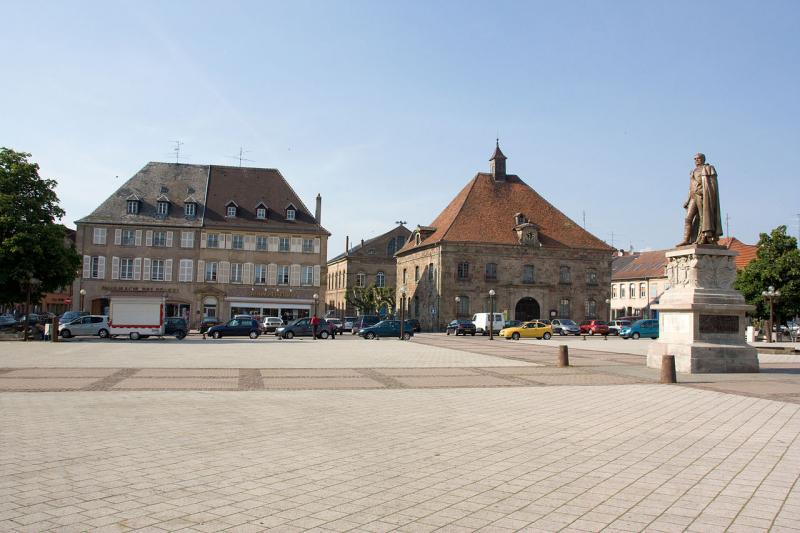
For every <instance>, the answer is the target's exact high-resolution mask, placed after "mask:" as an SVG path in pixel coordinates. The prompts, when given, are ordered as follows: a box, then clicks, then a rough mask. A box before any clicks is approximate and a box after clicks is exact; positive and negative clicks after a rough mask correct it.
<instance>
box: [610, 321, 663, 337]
mask: <svg viewBox="0 0 800 533" xmlns="http://www.w3.org/2000/svg"><path fill="white" fill-rule="evenodd" d="M619 336H620V337H622V338H623V339H638V338H639V337H650V338H651V339H657V338H658V320H655V319H646V320H637V321H636V322H634V323H633V324H631V325H630V326H626V327H624V328H622V329H621V330H620V331H619Z"/></svg>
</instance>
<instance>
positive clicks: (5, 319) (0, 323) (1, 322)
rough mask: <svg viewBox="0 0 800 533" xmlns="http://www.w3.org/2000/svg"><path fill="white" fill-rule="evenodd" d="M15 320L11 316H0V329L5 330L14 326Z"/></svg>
mask: <svg viewBox="0 0 800 533" xmlns="http://www.w3.org/2000/svg"><path fill="white" fill-rule="evenodd" d="M16 325H17V319H16V318H14V317H13V316H11V315H0V328H6V327H9V326H16Z"/></svg>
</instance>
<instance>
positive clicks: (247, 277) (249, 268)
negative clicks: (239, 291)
mask: <svg viewBox="0 0 800 533" xmlns="http://www.w3.org/2000/svg"><path fill="white" fill-rule="evenodd" d="M242 283H245V284H247V285H252V284H253V263H245V264H244V274H243V276H242Z"/></svg>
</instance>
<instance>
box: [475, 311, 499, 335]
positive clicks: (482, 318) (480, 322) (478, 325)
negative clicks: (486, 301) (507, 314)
mask: <svg viewBox="0 0 800 533" xmlns="http://www.w3.org/2000/svg"><path fill="white" fill-rule="evenodd" d="M490 317H491V313H475V314H474V315H473V316H472V322H473V323H474V324H475V331H476V332H477V333H480V334H481V335H488V334H489V323H490V322H492V330H493V331H500V330H501V329H503V326H504V325H505V323H506V320H505V319H504V318H503V313H495V314H494V321H492V320H491V318H490Z"/></svg>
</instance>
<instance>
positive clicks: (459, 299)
mask: <svg viewBox="0 0 800 533" xmlns="http://www.w3.org/2000/svg"><path fill="white" fill-rule="evenodd" d="M460 304H461V296H456V318H458V312H459V305H460Z"/></svg>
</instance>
